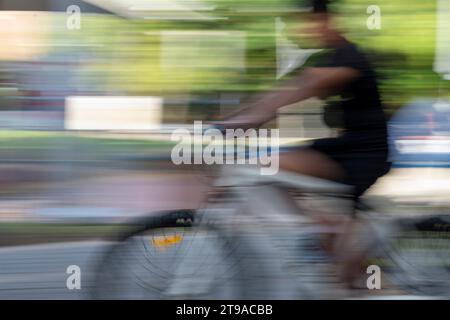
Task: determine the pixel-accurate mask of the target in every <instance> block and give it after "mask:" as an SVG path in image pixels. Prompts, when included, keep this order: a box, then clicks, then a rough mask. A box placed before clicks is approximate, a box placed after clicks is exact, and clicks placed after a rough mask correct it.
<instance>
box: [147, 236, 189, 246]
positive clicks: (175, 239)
mask: <svg viewBox="0 0 450 320" xmlns="http://www.w3.org/2000/svg"><path fill="white" fill-rule="evenodd" d="M181 241H183V236H182V235H179V234H176V235H172V236H160V237H154V238H153V239H152V244H153V245H154V246H155V247H156V248H159V249H163V248H166V247H169V246H173V245H176V244H177V243H180V242H181Z"/></svg>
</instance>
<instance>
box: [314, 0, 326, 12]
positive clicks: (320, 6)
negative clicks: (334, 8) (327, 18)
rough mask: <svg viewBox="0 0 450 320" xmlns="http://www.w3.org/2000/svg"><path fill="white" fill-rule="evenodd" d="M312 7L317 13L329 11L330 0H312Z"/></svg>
mask: <svg viewBox="0 0 450 320" xmlns="http://www.w3.org/2000/svg"><path fill="white" fill-rule="evenodd" d="M312 7H313V12H315V13H325V12H328V0H312Z"/></svg>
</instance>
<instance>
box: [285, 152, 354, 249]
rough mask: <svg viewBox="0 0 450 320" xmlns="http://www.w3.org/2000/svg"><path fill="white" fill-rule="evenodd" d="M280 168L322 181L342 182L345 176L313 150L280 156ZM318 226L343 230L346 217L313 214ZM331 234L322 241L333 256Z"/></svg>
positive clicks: (332, 162)
mask: <svg viewBox="0 0 450 320" xmlns="http://www.w3.org/2000/svg"><path fill="white" fill-rule="evenodd" d="M280 168H281V169H283V170H287V171H292V172H295V173H300V174H304V175H309V176H314V177H318V178H322V179H328V180H334V181H344V179H345V178H346V174H345V171H344V169H343V168H342V167H341V165H340V164H339V163H338V162H336V161H334V160H333V159H332V158H330V157H329V156H327V155H326V154H324V153H321V152H319V151H316V150H313V149H301V150H299V151H295V152H290V153H286V154H281V155H280ZM312 218H314V219H315V220H316V221H317V223H319V224H320V225H323V226H326V227H328V228H329V229H330V230H340V229H343V228H344V227H345V225H346V223H347V222H348V217H347V216H342V215H336V214H335V213H330V212H314V215H313V217H312ZM338 234H339V232H338V231H337V233H334V232H331V233H330V234H327V235H324V237H323V239H322V245H323V248H324V249H325V250H326V251H327V252H328V253H330V254H333V255H334V252H335V250H334V245H335V242H336V236H337V235H338Z"/></svg>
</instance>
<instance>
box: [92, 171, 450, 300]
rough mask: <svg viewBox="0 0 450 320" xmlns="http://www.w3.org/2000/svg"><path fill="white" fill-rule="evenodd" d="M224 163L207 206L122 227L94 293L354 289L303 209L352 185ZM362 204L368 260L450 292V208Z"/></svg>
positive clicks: (318, 294) (409, 288)
mask: <svg viewBox="0 0 450 320" xmlns="http://www.w3.org/2000/svg"><path fill="white" fill-rule="evenodd" d="M217 172H219V174H218V177H217V178H216V179H215V180H214V184H213V188H212V191H211V192H210V195H209V197H208V202H207V205H205V207H204V208H203V209H200V210H195V211H193V210H179V211H172V212H163V213H161V214H159V215H157V216H151V217H148V218H144V219H142V220H140V221H134V222H132V223H131V224H133V225H134V226H135V228H134V229H133V230H132V231H127V232H125V233H124V234H122V235H119V236H118V238H117V242H116V243H114V244H113V245H112V246H111V248H110V250H109V251H108V252H107V253H106V254H105V256H104V257H103V258H102V259H101V262H100V264H99V268H98V271H97V277H96V280H95V288H94V291H93V297H94V298H95V299H124V298H125V299H128V298H132V299H136V298H139V299H322V298H333V299H336V298H346V297H348V295H347V294H348V292H347V291H346V290H342V289H341V288H340V287H339V285H338V283H339V282H338V281H336V280H335V275H334V274H328V273H327V272H328V271H329V270H330V268H329V267H330V266H332V265H333V261H330V260H329V259H326V258H324V257H326V256H325V255H322V254H321V252H322V251H320V249H317V246H314V244H317V243H318V240H317V239H318V238H319V236H320V235H321V234H322V233H323V228H322V229H321V228H320V227H316V226H315V225H314V223H313V221H312V220H308V218H307V217H308V216H307V215H303V214H299V213H302V212H303V213H305V212H306V211H307V210H305V209H302V206H301V204H302V203H303V202H304V201H305V199H311V197H317V196H320V197H325V198H327V199H334V201H342V203H349V200H348V198H349V195H350V194H351V187H350V186H347V185H343V184H339V183H336V182H332V181H327V180H323V179H319V178H313V177H307V176H303V175H299V174H294V173H290V172H279V173H278V174H277V175H273V176H261V175H260V174H259V171H258V170H257V169H256V168H254V167H250V166H245V165H243V166H235V165H232V166H225V165H224V166H221V167H219V168H218V170H217ZM292 189H295V190H298V191H300V192H301V198H300V201H298V200H299V199H295V198H294V197H292V196H290V195H289V192H290V191H291V190H292ZM342 203H340V204H339V206H342ZM299 204H300V205H299ZM334 207H338V206H337V205H334ZM358 211H359V216H360V217H361V218H360V219H363V220H364V221H365V222H366V223H367V226H368V227H369V229H370V231H371V236H370V237H367V236H365V237H364V238H363V240H365V242H364V243H360V245H361V246H362V247H363V250H364V252H365V254H366V257H367V259H366V261H372V262H376V264H378V265H379V266H380V268H381V270H382V272H383V275H386V276H387V277H388V279H389V281H390V282H392V283H394V284H395V286H398V287H399V288H401V289H402V290H404V291H405V292H408V293H414V294H420V295H428V296H429V295H431V296H438V297H445V296H447V297H448V296H449V293H450V290H449V289H450V254H449V251H450V237H449V235H450V216H447V215H434V216H416V217H410V218H403V217H402V218H399V217H396V216H392V215H389V214H381V213H377V212H374V210H373V208H371V207H368V206H367V205H365V204H364V203H363V202H360V203H359V205H358ZM305 243H306V245H305ZM311 244H312V245H311ZM425 245H426V246H427V247H426V250H423V247H424V246H425ZM308 246H309V247H308ZM325 270H326V271H325ZM331 270H332V268H331ZM324 277H325V279H326V281H324ZM330 288H333V289H330ZM330 292H332V293H333V294H331V295H330Z"/></svg>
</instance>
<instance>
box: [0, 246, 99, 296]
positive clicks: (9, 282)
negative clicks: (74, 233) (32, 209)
mask: <svg viewBox="0 0 450 320" xmlns="http://www.w3.org/2000/svg"><path fill="white" fill-rule="evenodd" d="M105 245H106V243H103V242H76V243H64V244H49V245H31V246H17V247H8V248H2V249H0V299H87V298H89V289H90V287H91V286H92V276H93V270H94V269H95V268H94V267H95V265H96V257H98V255H99V254H100V253H101V252H103V250H104V249H105ZM70 265H78V266H79V267H80V268H81V272H82V273H81V275H82V278H81V279H82V282H81V283H82V288H81V290H69V289H67V286H66V280H67V277H68V276H69V275H68V274H66V270H67V267H68V266H70Z"/></svg>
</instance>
